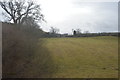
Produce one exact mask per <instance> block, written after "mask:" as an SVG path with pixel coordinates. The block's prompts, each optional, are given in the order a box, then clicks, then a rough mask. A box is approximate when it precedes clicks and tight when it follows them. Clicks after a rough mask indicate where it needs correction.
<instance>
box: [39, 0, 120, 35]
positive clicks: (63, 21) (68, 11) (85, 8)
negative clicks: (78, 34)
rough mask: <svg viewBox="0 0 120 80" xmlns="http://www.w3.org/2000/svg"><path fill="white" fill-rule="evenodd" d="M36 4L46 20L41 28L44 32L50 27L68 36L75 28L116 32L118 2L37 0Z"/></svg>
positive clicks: (115, 0)
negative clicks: (39, 5) (39, 6)
mask: <svg viewBox="0 0 120 80" xmlns="http://www.w3.org/2000/svg"><path fill="white" fill-rule="evenodd" d="M88 1H89V2H88ZM103 1H104V2H103ZM37 3H39V4H41V9H42V13H43V14H44V15H45V19H46V20H47V23H44V22H43V23H42V26H41V27H42V29H43V30H45V31H49V29H50V27H51V26H53V27H56V28H58V29H60V33H69V34H71V33H72V29H77V28H79V29H81V30H82V31H87V30H88V31H90V32H113V31H118V0H106V1H105V0H91V2H90V0H39V1H38V2H37Z"/></svg>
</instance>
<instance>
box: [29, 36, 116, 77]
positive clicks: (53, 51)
mask: <svg viewBox="0 0 120 80" xmlns="http://www.w3.org/2000/svg"><path fill="white" fill-rule="evenodd" d="M42 41H44V42H42V44H41V39H40V43H38V48H37V50H36V53H35V54H34V59H33V60H32V64H33V65H35V66H34V67H32V68H30V70H29V69H28V71H29V72H31V74H34V75H36V74H37V77H39V76H40V75H42V76H41V77H54V78H117V77H118V38H117V37H110V36H109V37H108V36H104V37H85V38H43V39H42ZM41 45H42V46H41ZM39 46H40V47H39ZM42 67H43V69H45V70H43V72H41V74H38V73H40V72H39V71H41V69H42ZM39 69H40V70H39ZM44 71H46V72H45V73H44Z"/></svg>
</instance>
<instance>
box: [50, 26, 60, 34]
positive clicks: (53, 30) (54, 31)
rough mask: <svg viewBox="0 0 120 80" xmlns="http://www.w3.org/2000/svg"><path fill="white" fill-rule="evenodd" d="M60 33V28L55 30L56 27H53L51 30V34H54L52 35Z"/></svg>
mask: <svg viewBox="0 0 120 80" xmlns="http://www.w3.org/2000/svg"><path fill="white" fill-rule="evenodd" d="M59 31H60V30H59V29H58V28H54V27H51V29H50V33H52V34H58V33H59Z"/></svg>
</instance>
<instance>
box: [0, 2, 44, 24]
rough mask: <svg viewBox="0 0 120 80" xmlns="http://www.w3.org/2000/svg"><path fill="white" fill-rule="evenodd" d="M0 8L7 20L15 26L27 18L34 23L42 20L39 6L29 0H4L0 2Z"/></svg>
mask: <svg viewBox="0 0 120 80" xmlns="http://www.w3.org/2000/svg"><path fill="white" fill-rule="evenodd" d="M0 6H1V7H2V9H3V10H4V11H5V12H6V13H7V15H5V16H6V17H8V18H9V21H13V22H14V23H15V24H23V23H24V22H25V21H26V20H27V19H29V18H32V19H33V20H34V21H39V20H44V18H43V17H44V16H43V14H41V12H40V10H41V9H40V5H38V4H35V3H34V2H33V1H31V0H30V1H26V0H4V1H0Z"/></svg>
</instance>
